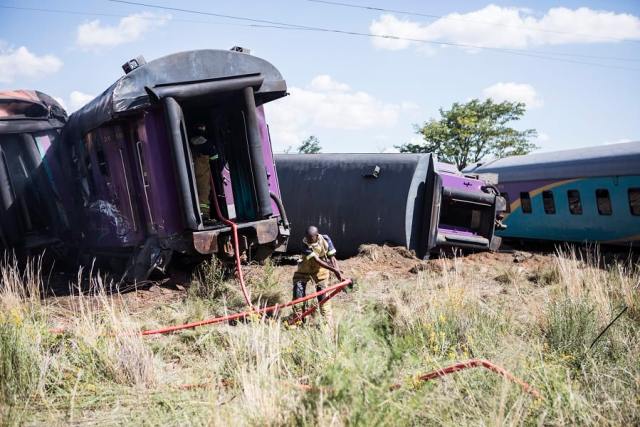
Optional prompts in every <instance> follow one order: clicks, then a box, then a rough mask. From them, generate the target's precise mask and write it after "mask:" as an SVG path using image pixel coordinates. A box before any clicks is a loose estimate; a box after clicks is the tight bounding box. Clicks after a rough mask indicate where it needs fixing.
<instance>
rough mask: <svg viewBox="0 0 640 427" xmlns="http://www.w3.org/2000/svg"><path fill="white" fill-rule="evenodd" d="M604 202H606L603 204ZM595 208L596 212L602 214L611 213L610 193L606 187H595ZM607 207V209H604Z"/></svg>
mask: <svg viewBox="0 0 640 427" xmlns="http://www.w3.org/2000/svg"><path fill="white" fill-rule="evenodd" d="M605 203H606V204H605ZM596 208H597V209H598V214H599V215H603V216H611V215H613V205H612V204H611V194H610V193H609V189H608V188H598V189H596ZM605 208H608V209H605Z"/></svg>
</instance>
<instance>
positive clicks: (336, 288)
mask: <svg viewBox="0 0 640 427" xmlns="http://www.w3.org/2000/svg"><path fill="white" fill-rule="evenodd" d="M352 283H353V282H352V281H351V279H346V280H343V281H342V282H340V283H338V284H335V285H332V286H329V287H327V288H325V289H323V290H321V291H318V292H314V293H312V294H309V295H307V296H304V297H302V298H298V299H295V300H293V301H289V302H287V303H284V304H276V305H272V306H269V307H264V308H258V309H256V308H254V309H252V310H247V311H243V312H241V313H234V314H228V315H226V316H220V317H213V318H210V319H204V320H200V321H197V322H192V323H184V324H182V325H173V326H167V327H164V328H159V329H151V330H144V331H142V332H141V335H160V334H169V333H172V332H177V331H182V330H185V329H194V328H197V327H199V326H205V325H213V324H215V323H223V322H231V321H234V320H241V319H246V318H247V317H251V316H257V315H261V314H268V313H274V312H278V311H280V310H281V309H283V308H286V307H291V306H292V305H297V304H301V303H303V302H306V301H309V300H310V299H313V298H317V297H319V296H322V295H325V294H328V293H330V294H329V295H328V296H327V297H326V298H323V300H322V301H320V305H323V304H326V303H327V301H329V300H330V299H331V298H333V297H334V296H336V295H337V294H339V293H340V292H342V291H343V290H344V289H345V288H346V287H348V286H351V284H352ZM317 308H318V306H317V305H315V306H313V307H311V308H309V309H308V310H306V311H305V312H304V313H302V314H300V315H298V316H296V317H295V318H294V319H292V320H290V321H289V323H295V322H297V321H300V320H302V319H304V318H305V317H307V316H309V315H311V314H312V313H313V312H315V310H316V309H317ZM65 331H66V330H65V329H64V328H55V329H49V332H50V333H52V334H63V333H64V332H65Z"/></svg>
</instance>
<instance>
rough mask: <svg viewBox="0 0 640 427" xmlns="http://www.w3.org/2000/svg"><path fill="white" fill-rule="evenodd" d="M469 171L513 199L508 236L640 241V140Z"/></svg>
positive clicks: (500, 162)
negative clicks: (487, 180) (489, 181)
mask: <svg viewBox="0 0 640 427" xmlns="http://www.w3.org/2000/svg"><path fill="white" fill-rule="evenodd" d="M467 172H469V173H475V174H479V175H480V176H481V177H485V178H487V177H490V178H491V179H493V180H495V182H496V183H497V188H498V189H499V191H500V192H501V194H502V195H503V196H504V197H505V198H507V200H508V212H507V214H506V218H505V220H504V222H505V224H506V225H507V226H508V227H507V229H506V230H504V231H501V232H500V234H501V235H502V236H503V237H506V238H517V239H531V240H551V241H568V242H598V243H602V244H622V245H633V246H638V244H639V242H640V142H629V143H624V144H615V145H603V146H598V147H589V148H581V149H575V150H566V151H558V152H552V153H539V154H530V155H526V156H513V157H508V158H505V159H500V160H495V161H492V162H489V163H486V164H481V165H478V166H476V167H473V168H470V169H468V170H467Z"/></svg>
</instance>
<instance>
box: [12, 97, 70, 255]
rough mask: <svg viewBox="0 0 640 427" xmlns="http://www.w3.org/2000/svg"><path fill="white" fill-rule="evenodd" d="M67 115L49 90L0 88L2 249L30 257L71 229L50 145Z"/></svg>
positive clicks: (53, 153)
mask: <svg viewBox="0 0 640 427" xmlns="http://www.w3.org/2000/svg"><path fill="white" fill-rule="evenodd" d="M66 119H67V116H66V113H65V111H64V109H62V107H61V106H60V105H59V104H58V103H57V102H56V101H55V100H54V99H53V98H51V97H49V96H48V95H46V94H43V93H41V92H37V91H29V90H15V91H6V92H0V248H11V249H13V250H14V251H17V252H18V254H19V255H29V254H30V253H32V251H39V250H41V249H43V248H45V247H47V246H50V245H57V244H59V243H60V241H61V239H62V238H63V236H64V234H65V233H66V230H67V228H68V221H67V218H66V214H65V212H64V211H63V210H62V208H61V200H60V193H59V191H58V190H57V188H56V186H55V183H54V182H53V181H52V177H51V170H52V167H51V165H52V163H55V161H56V159H55V150H53V149H51V147H52V144H53V143H54V142H55V141H56V140H57V139H58V137H59V130H60V128H61V127H62V126H63V125H64V123H65V122H66ZM54 168H55V166H54Z"/></svg>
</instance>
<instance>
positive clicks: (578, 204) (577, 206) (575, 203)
mask: <svg viewBox="0 0 640 427" xmlns="http://www.w3.org/2000/svg"><path fill="white" fill-rule="evenodd" d="M567 199H568V200H569V212H571V215H582V201H581V200H580V192H579V191H578V190H568V191H567Z"/></svg>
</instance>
